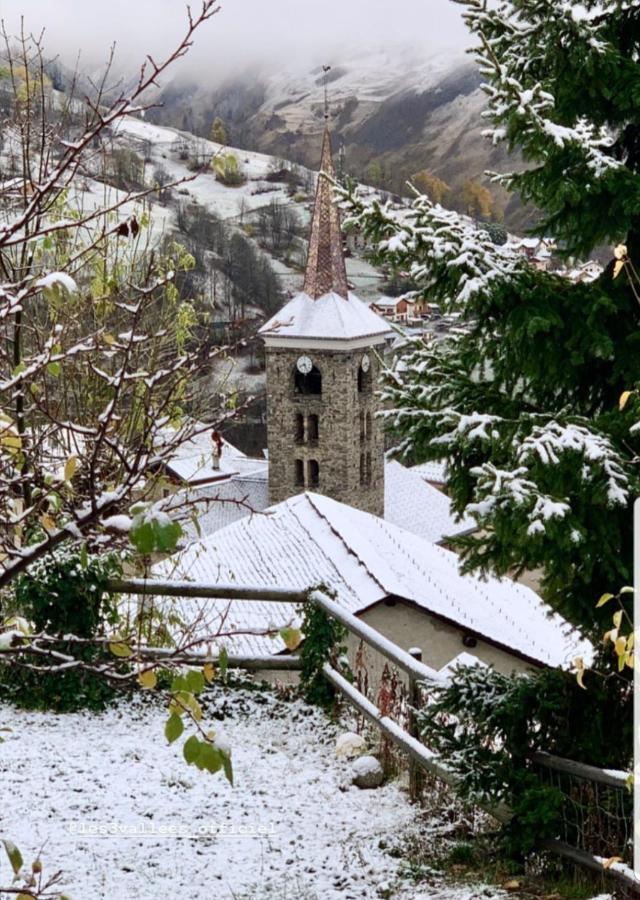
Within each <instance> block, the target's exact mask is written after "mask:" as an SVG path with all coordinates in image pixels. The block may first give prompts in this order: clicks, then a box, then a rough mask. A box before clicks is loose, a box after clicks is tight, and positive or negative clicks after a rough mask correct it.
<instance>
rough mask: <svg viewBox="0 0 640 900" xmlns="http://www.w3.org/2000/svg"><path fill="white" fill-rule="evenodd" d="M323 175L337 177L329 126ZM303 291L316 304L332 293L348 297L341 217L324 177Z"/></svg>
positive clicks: (316, 206) (316, 205) (319, 181)
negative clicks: (318, 300) (319, 298)
mask: <svg viewBox="0 0 640 900" xmlns="http://www.w3.org/2000/svg"><path fill="white" fill-rule="evenodd" d="M320 171H321V172H324V174H325V175H328V176H329V177H330V178H333V177H334V170H333V158H332V156H331V134H330V132H329V127H328V126H327V127H326V128H325V131H324V138H323V141H322V161H321V163H320ZM302 290H303V291H304V293H305V294H308V295H309V297H312V298H313V299H314V300H317V299H318V297H323V296H324V295H325V294H329V293H331V292H333V293H335V294H338V295H339V296H340V297H343V298H344V299H345V300H347V299H348V296H349V288H348V287H347V271H346V268H345V263H344V253H343V250H342V232H341V230H340V214H339V212H338V209H337V207H336V206H335V204H334V203H333V189H332V186H331V184H330V182H329V181H327V179H326V178H324V177H323V176H322V175H320V177H319V178H318V187H317V189H316V200H315V205H314V208H313V221H312V223H311V237H310V238H309V252H308V254H307V269H306V272H305V276H304V287H303V288H302Z"/></svg>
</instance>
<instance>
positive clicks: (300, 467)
mask: <svg viewBox="0 0 640 900" xmlns="http://www.w3.org/2000/svg"><path fill="white" fill-rule="evenodd" d="M296 485H297V486H298V487H304V462H303V460H301V459H297V460H296Z"/></svg>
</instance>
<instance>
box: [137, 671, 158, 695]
mask: <svg viewBox="0 0 640 900" xmlns="http://www.w3.org/2000/svg"><path fill="white" fill-rule="evenodd" d="M138 683H139V684H140V685H141V686H142V687H143V688H148V689H149V690H153V688H154V687H155V686H156V684H157V683H158V679H157V676H156V673H155V672H154V671H153V669H147V670H146V672H140V674H139V675H138Z"/></svg>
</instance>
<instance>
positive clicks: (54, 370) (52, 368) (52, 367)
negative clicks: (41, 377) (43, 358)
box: [47, 362, 60, 378]
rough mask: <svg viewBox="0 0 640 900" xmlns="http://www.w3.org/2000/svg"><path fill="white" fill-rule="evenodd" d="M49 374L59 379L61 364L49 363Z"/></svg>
mask: <svg viewBox="0 0 640 900" xmlns="http://www.w3.org/2000/svg"><path fill="white" fill-rule="evenodd" d="M47 372H48V373H49V375H53V377H54V378H57V377H58V375H59V374H60V363H59V362H50V363H47Z"/></svg>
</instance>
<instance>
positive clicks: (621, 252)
mask: <svg viewBox="0 0 640 900" xmlns="http://www.w3.org/2000/svg"><path fill="white" fill-rule="evenodd" d="M627 253H628V251H627V247H626V245H625V244H618V246H617V247H615V248H614V251H613V255H614V256H615V258H616V259H626V258H627Z"/></svg>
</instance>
